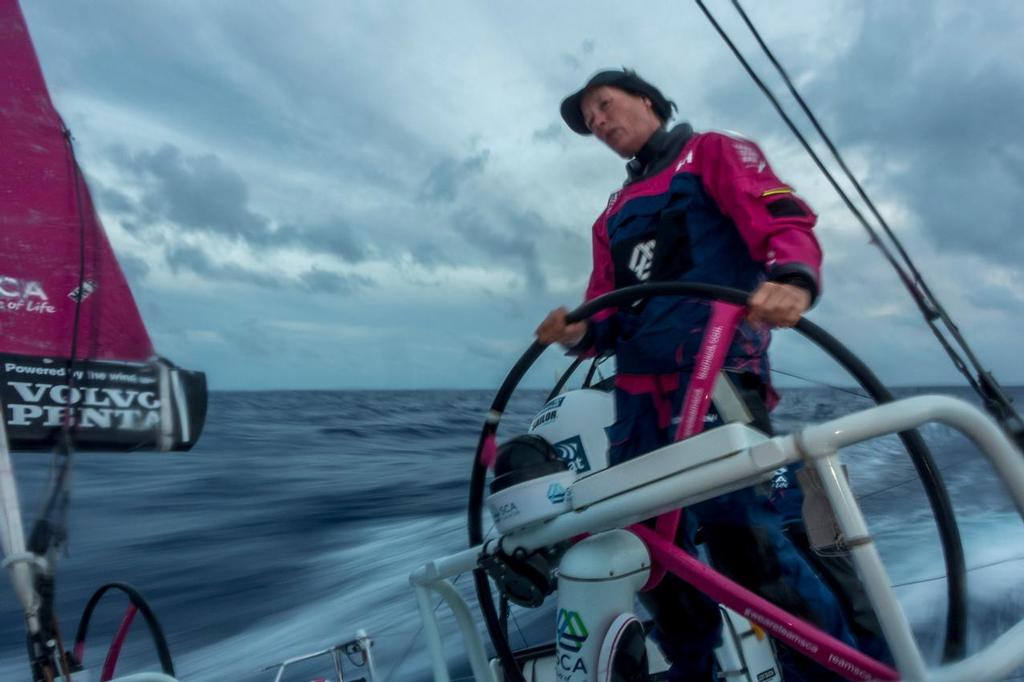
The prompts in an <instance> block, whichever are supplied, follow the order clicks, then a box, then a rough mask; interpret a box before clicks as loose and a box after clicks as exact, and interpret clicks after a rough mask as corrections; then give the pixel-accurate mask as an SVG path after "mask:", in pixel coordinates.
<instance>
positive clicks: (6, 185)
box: [0, 0, 154, 361]
mask: <svg viewBox="0 0 1024 682" xmlns="http://www.w3.org/2000/svg"><path fill="white" fill-rule="evenodd" d="M0 141H2V144H0V150H2V151H0V352H3V353H14V354H24V355H34V356H59V357H63V358H68V357H70V356H71V351H72V347H71V344H72V343H73V341H74V340H75V339H76V334H75V313H76V311H75V308H76V298H77V297H79V296H81V306H80V310H79V321H78V330H77V347H76V348H75V357H76V358H91V359H97V360H135V361H143V360H147V359H149V358H151V357H152V356H153V354H154V352H153V345H152V343H151V342H150V339H149V334H148V333H147V332H146V328H145V326H144V325H143V322H142V317H141V316H140V315H139V311H138V308H137V307H136V305H135V299H134V298H133V297H132V293H131V290H130V289H129V288H128V283H127V281H126V280H125V277H124V273H123V272H122V271H121V268H120V266H119V265H118V263H117V260H115V258H114V253H113V251H112V250H111V247H110V242H109V241H108V240H107V237H106V234H105V233H104V231H103V227H102V225H101V224H100V221H99V217H98V216H97V215H96V211H95V209H94V207H93V203H92V199H91V197H90V196H89V189H88V187H87V186H86V184H85V180H84V178H83V177H82V175H81V173H80V172H79V171H78V168H77V165H76V163H75V160H74V156H73V154H72V150H71V143H70V141H69V140H68V137H67V135H66V134H65V130H64V126H63V123H62V121H61V118H60V116H59V115H58V114H57V111H56V109H54V106H53V103H52V102H51V101H50V95H49V93H48V92H47V89H46V83H45V81H44V80H43V73H42V70H41V68H40V66H39V60H38V59H37V58H36V53H35V50H34V49H33V47H32V41H31V38H30V37H29V34H28V30H27V28H26V25H25V19H24V17H23V16H22V13H21V10H20V8H19V7H18V3H17V2H16V0H0ZM80 285H82V286H81V289H80V288H79V287H80Z"/></svg>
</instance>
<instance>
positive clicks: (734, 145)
mask: <svg viewBox="0 0 1024 682" xmlns="http://www.w3.org/2000/svg"><path fill="white" fill-rule="evenodd" d="M693 152H694V154H693V159H694V165H695V166H697V167H698V168H697V169H695V170H696V171H697V172H698V173H699V174H700V175H701V176H702V178H703V183H704V188H705V189H706V190H707V192H708V193H709V194H710V195H711V197H712V198H713V199H714V200H715V202H716V203H717V204H718V208H719V209H720V210H721V211H722V212H723V213H725V214H726V215H727V216H729V218H731V219H732V221H733V222H734V223H735V224H736V228H737V229H738V230H739V233H740V235H741V236H742V237H743V240H744V241H745V242H746V244H747V248H748V249H749V251H750V255H751V257H753V258H754V260H757V261H760V262H762V263H764V264H765V267H766V269H767V271H768V276H769V278H771V279H785V278H786V277H787V276H790V275H794V276H799V277H801V278H805V279H809V280H810V282H811V283H812V284H813V285H814V287H815V290H814V291H812V292H811V293H812V297H814V298H816V297H817V294H818V292H819V291H820V290H821V247H820V246H819V244H818V240H817V238H816V237H815V236H814V231H813V229H814V224H815V222H817V217H816V216H815V215H814V212H813V211H811V209H810V207H809V206H808V205H807V204H806V203H805V202H804V201H803V200H802V199H801V198H800V197H798V196H797V195H796V193H795V192H794V191H793V188H792V187H790V186H789V185H787V184H785V183H784V182H782V181H781V180H779V178H778V177H777V176H776V175H775V172H774V171H772V169H771V167H770V166H769V165H768V162H767V161H766V160H765V158H764V154H762V153H761V150H760V149H759V148H758V146H757V145H756V144H754V143H753V142H751V141H750V140H745V139H743V138H738V137H730V136H728V135H723V134H721V133H705V134H703V135H701V136H700V138H699V139H698V140H697V144H696V146H695V148H694V150H693Z"/></svg>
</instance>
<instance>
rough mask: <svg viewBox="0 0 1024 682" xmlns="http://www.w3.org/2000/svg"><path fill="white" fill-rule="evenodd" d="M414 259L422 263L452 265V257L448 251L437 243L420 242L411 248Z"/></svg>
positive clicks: (431, 265) (426, 264) (432, 265)
mask: <svg viewBox="0 0 1024 682" xmlns="http://www.w3.org/2000/svg"><path fill="white" fill-rule="evenodd" d="M409 254H410V255H411V256H412V258H413V260H414V261H416V262H417V263H419V264H420V265H425V266H427V267H435V266H438V265H451V264H452V262H453V261H452V258H451V256H450V255H449V254H448V252H447V251H445V250H444V249H442V248H441V247H440V246H438V245H437V244H433V243H430V242H420V243H419V244H416V245H415V246H414V247H412V248H411V249H410V250H409Z"/></svg>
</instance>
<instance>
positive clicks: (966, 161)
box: [818, 3, 1024, 264]
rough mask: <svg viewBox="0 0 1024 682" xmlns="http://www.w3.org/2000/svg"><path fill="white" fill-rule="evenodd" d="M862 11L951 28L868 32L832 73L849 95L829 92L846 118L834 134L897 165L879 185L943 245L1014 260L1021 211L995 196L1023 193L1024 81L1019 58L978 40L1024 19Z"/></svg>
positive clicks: (1010, 11)
mask: <svg viewBox="0 0 1024 682" xmlns="http://www.w3.org/2000/svg"><path fill="white" fill-rule="evenodd" d="M865 7H866V8H867V10H868V12H869V15H868V18H867V22H868V25H869V26H887V25H893V26H906V25H912V24H915V23H921V22H923V23H925V24H929V25H936V26H942V27H944V30H942V31H910V32H907V33H905V34H902V33H901V38H900V39H899V40H893V39H892V34H891V33H890V32H882V31H872V30H865V31H863V32H862V33H861V36H860V42H859V44H858V45H856V46H855V47H854V49H853V50H851V51H850V53H849V54H848V55H847V59H846V60H844V61H843V62H841V63H840V64H839V65H838V69H837V73H836V74H835V77H836V80H837V82H842V83H844V84H847V87H844V88H839V89H838V92H833V91H832V90H833V88H831V87H829V91H830V92H829V97H830V99H831V107H834V108H835V109H836V110H837V111H845V112H850V113H849V114H848V118H847V119H846V120H844V121H843V123H844V124H845V125H844V128H843V129H841V132H840V134H839V135H838V136H837V137H838V138H839V139H840V142H841V143H845V145H846V146H852V145H858V144H865V145H875V146H876V149H879V150H880V151H879V152H877V153H878V154H879V155H881V157H882V160H884V159H886V158H892V159H894V160H897V161H899V162H900V163H896V164H893V166H894V167H895V168H898V170H896V171H892V172H891V173H890V174H888V175H887V176H883V177H880V178H878V180H877V181H876V182H875V183H874V184H875V185H876V186H880V185H882V182H886V183H892V184H893V185H894V187H895V188H896V189H897V190H899V191H901V192H903V193H905V195H906V196H908V197H909V198H910V200H911V206H912V209H913V210H914V212H915V213H917V214H918V215H919V216H921V218H922V219H923V227H924V229H925V230H926V231H927V233H928V234H930V235H931V236H932V237H933V238H938V239H940V240H941V241H940V242H939V244H940V246H941V247H942V248H943V249H949V248H962V249H964V250H966V251H969V252H973V253H978V254H983V255H985V256H987V257H991V258H996V259H998V260H1000V261H1002V262H1005V263H1008V264H1009V263H1018V262H1019V261H1020V259H1021V257H1024V240H1022V239H1020V238H1019V236H1018V233H1019V224H1018V223H1019V221H1018V219H1017V217H1016V215H1015V212H1013V211H1011V210H1009V209H1003V210H995V209H994V208H993V207H994V206H997V205H1002V206H1006V204H1005V202H1002V201H999V200H998V198H999V197H1005V196H1011V195H1015V194H1018V193H1019V192H1020V186H1021V180H1022V179H1024V143H1022V142H1021V139H1020V134H1019V130H1020V120H1019V119H1020V116H1021V114H1022V113H1024V73H1022V72H1021V70H1020V69H1019V61H1018V62H1017V63H1016V64H1010V63H1007V62H1006V61H1005V60H1004V59H1003V58H1002V57H1000V55H999V54H998V52H997V51H995V50H989V49H985V48H984V47H983V46H984V39H983V37H984V36H985V35H990V34H992V33H993V32H994V30H995V29H994V28H992V27H991V26H989V24H994V23H996V22H1006V21H1017V22H1018V23H1019V22H1020V21H1021V20H1024V12H1022V11H1021V9H1020V6H1019V5H1016V6H1010V5H1006V4H1004V5H1003V7H1002V9H1001V10H1000V11H984V12H979V11H977V10H972V9H970V8H965V7H960V6H956V5H950V4H948V3H943V4H938V5H932V4H923V5H915V6H914V7H913V8H910V7H907V6H904V5H900V4H898V3H896V4H890V5H866V6H865ZM989 9H990V10H994V9H995V8H989ZM922 13H924V14H925V16H920V15H921V14H922ZM1012 15H1016V17H1017V18H1016V20H1014V19H1011V18H1009V17H1010V16H1012ZM879 86H881V87H879ZM825 87H828V84H826V83H820V84H818V88H825ZM883 88H884V92H883ZM822 97H824V96H823V95H822ZM853 112H856V113H855V114H854V113H853ZM873 172H879V171H877V170H875V169H873ZM880 181H881V182H880ZM894 229H895V227H894Z"/></svg>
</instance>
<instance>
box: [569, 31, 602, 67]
mask: <svg viewBox="0 0 1024 682" xmlns="http://www.w3.org/2000/svg"><path fill="white" fill-rule="evenodd" d="M596 47H597V41H595V40H594V39H593V38H587V39H586V40H584V41H583V42H582V43H580V47H579V50H578V51H577V52H575V53H571V52H563V53H562V55H561V56H562V62H563V63H564V64H565V65H566V66H567V67H569V68H570V69H571V70H573V71H579V70H580V69H582V68H583V65H584V64H585V63H586V61H587V59H586V58H587V57H589V56H590V55H592V54H594V50H595V48H596Z"/></svg>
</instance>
